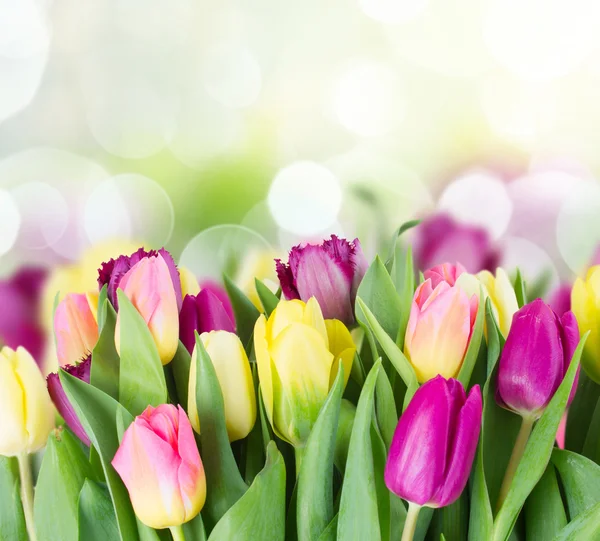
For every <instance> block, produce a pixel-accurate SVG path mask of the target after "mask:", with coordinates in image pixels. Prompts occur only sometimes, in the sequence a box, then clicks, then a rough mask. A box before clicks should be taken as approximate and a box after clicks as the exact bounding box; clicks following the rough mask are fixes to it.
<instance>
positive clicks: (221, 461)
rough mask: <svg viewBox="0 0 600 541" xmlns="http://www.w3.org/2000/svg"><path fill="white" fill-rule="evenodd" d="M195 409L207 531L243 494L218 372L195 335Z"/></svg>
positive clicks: (243, 483)
mask: <svg viewBox="0 0 600 541" xmlns="http://www.w3.org/2000/svg"><path fill="white" fill-rule="evenodd" d="M196 352H197V354H196V361H195V362H196V363H197V364H196V407H197V408H198V418H199V420H200V444H201V449H202V462H203V464H204V470H205V472H206V504H205V506H204V511H203V513H204V520H205V525H206V526H207V529H208V530H209V531H210V530H211V527H212V526H214V525H215V524H217V522H219V520H220V519H221V517H223V515H225V513H226V512H227V511H228V510H229V509H230V508H231V507H232V506H233V505H234V504H235V503H236V502H237V501H238V500H239V499H240V498H241V497H242V496H243V495H244V493H245V492H246V490H248V486H247V485H246V483H245V482H244V480H243V479H242V476H241V475H240V472H239V470H238V466H237V463H236V461H235V457H234V456H233V452H232V450H231V445H230V444H229V437H228V436H227V428H226V425H225V405H224V402H223V394H222V392H221V386H220V384H219V380H218V379H217V373H216V372H215V368H214V366H213V363H212V361H211V359H210V356H209V355H208V353H207V351H206V349H205V348H204V344H203V343H202V340H200V335H199V334H198V333H197V332H196Z"/></svg>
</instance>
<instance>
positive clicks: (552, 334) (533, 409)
mask: <svg viewBox="0 0 600 541" xmlns="http://www.w3.org/2000/svg"><path fill="white" fill-rule="evenodd" d="M578 343H579V328H578V325H577V320H576V319H575V316H574V315H573V312H570V311H569V312H565V313H564V314H563V316H562V317H561V318H559V317H558V316H557V315H556V314H555V313H554V312H553V310H552V309H551V308H550V306H548V305H547V304H546V303H544V302H543V301H542V300H541V299H537V300H535V301H533V302H531V303H529V304H526V305H525V306H523V308H521V309H520V310H519V311H518V312H516V313H515V315H514V316H513V321H512V325H511V327H510V332H509V333H508V337H507V338H506V344H505V345H504V349H503V350H502V355H501V356H500V360H499V361H498V363H499V364H498V387H497V390H496V401H497V402H498V403H499V404H500V405H501V406H502V407H504V408H507V409H509V410H511V411H514V412H515V413H518V414H519V415H521V417H524V418H525V417H527V418H531V419H537V418H539V417H540V415H541V414H542V412H543V411H544V409H545V408H546V406H547V405H548V402H550V400H551V399H552V397H553V396H554V393H555V392H556V390H557V389H558V386H559V385H560V384H561V382H562V380H563V378H564V377H565V373H566V372H567V369H568V368H569V364H570V363H571V358H572V357H573V353H574V352H575V349H576V348H577V344H578ZM576 388H577V378H576V379H575V382H574V384H573V389H572V391H571V396H570V397H569V403H570V402H571V400H572V399H573V396H574V394H575V390H576Z"/></svg>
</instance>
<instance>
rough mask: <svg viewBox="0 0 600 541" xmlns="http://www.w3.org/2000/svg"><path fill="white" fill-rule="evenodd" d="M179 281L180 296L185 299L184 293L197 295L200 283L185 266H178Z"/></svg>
mask: <svg viewBox="0 0 600 541" xmlns="http://www.w3.org/2000/svg"><path fill="white" fill-rule="evenodd" d="M179 281H180V282H181V297H182V299H185V296H186V295H198V293H200V284H198V279H197V278H196V276H194V273H193V272H192V271H191V270H190V269H188V268H186V267H182V266H180V267H179Z"/></svg>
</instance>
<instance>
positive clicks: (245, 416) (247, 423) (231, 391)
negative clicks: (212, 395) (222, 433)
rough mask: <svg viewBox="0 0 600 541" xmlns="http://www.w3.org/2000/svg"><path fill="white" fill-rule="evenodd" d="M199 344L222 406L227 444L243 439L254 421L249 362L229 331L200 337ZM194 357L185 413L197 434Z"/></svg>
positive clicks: (254, 398) (254, 406)
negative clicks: (210, 365) (209, 364)
mask: <svg viewBox="0 0 600 541" xmlns="http://www.w3.org/2000/svg"><path fill="white" fill-rule="evenodd" d="M200 339H201V340H202V344H204V347H205V349H206V352H207V353H208V355H209V356H210V359H211V361H212V363H213V366H214V367H215V372H216V374H217V379H218V380H219V385H220V386H221V392H222V393H223V402H224V404H225V424H226V426H227V434H228V435H229V441H237V440H241V439H244V438H245V437H246V436H247V435H248V434H250V431H251V430H252V428H253V427H254V422H255V421H256V397H255V395H254V382H253V380H252V372H251V371H250V362H249V361H248V356H247V355H246V351H245V350H244V346H242V343H241V342H240V339H239V338H238V337H237V336H236V335H235V334H233V333H232V332H227V331H212V332H206V333H203V334H202V335H200ZM196 355H197V352H196V351H195V350H194V353H193V356H192V359H193V360H192V364H191V367H190V381H189V391H188V414H189V416H190V422H191V423H192V427H193V428H194V430H195V431H196V432H198V433H200V419H199V418H198V409H197V407H196V362H195V359H196Z"/></svg>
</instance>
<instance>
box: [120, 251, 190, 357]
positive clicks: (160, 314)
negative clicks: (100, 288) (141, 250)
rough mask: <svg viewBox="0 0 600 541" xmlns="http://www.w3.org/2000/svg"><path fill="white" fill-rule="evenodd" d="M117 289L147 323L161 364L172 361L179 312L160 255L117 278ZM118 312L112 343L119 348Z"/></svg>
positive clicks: (137, 264)
mask: <svg viewBox="0 0 600 541" xmlns="http://www.w3.org/2000/svg"><path fill="white" fill-rule="evenodd" d="M119 288H120V289H122V290H123V293H125V295H126V296H127V298H128V299H129V300H130V301H131V303H132V304H133V306H135V308H136V309H137V311H138V312H139V313H140V314H141V316H142V317H143V318H144V321H145V322H146V323H147V325H148V328H149V329H150V333H151V334H152V338H153V339H154V343H155V344H156V347H157V349H158V354H159V356H160V360H161V362H162V364H163V365H164V364H168V363H170V362H171V361H172V360H173V357H174V356H175V352H176V351H177V346H178V345H179V312H178V310H177V299H176V297H175V290H174V289H173V281H172V280H171V276H170V274H169V268H168V266H167V263H166V262H165V260H164V259H163V257H162V256H160V255H157V256H150V257H146V258H143V259H141V260H140V261H139V262H138V263H136V264H135V265H134V266H133V267H132V268H131V269H130V270H129V271H127V273H126V274H125V276H123V278H122V279H121V280H120V283H119ZM120 343H121V326H120V314H119V315H117V327H116V330H115V344H116V347H117V351H120Z"/></svg>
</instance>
